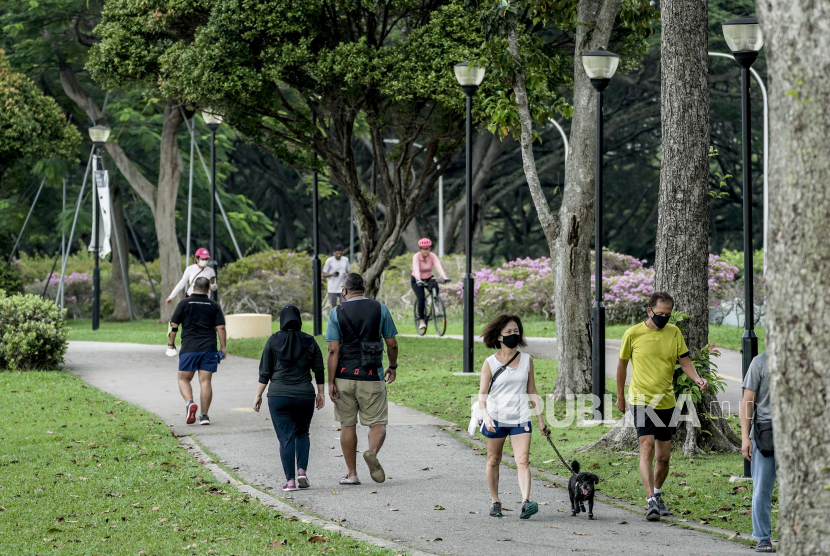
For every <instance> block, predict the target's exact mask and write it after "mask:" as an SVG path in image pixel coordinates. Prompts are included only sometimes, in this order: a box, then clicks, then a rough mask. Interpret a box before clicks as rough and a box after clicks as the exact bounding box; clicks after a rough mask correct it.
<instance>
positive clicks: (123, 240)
mask: <svg viewBox="0 0 830 556" xmlns="http://www.w3.org/2000/svg"><path fill="white" fill-rule="evenodd" d="M110 199H111V202H112V227H113V238H112V243H113V245H112V247H113V249H112V278H111V280H110V288H111V290H112V299H113V304H114V305H115V309H114V310H113V312H112V314H111V315H110V316H109V317H108V318H107V320H109V321H127V320H130V309H129V307H128V305H127V292H126V291H125V290H124V284H125V282H126V284H127V291H129V287H130V280H129V276H130V250H129V241H128V240H127V226H126V223H125V222H124V213H123V212H122V209H123V204H124V199H123V196H122V195H121V189H120V188H119V187H118V183H117V182H116V180H114V179H112V180H110ZM115 234H118V241H115ZM119 243H120V246H121V248H120V249H119V248H118V246H119ZM122 260H123V261H124V269H125V270H126V271H127V277H126V278H127V279H126V281H125V279H124V278H125V277H124V275H123V274H122V273H121V261H122Z"/></svg>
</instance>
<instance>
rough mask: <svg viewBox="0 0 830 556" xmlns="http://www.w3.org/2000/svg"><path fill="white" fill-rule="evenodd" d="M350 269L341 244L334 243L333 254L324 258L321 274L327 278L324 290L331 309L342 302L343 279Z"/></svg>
mask: <svg viewBox="0 0 830 556" xmlns="http://www.w3.org/2000/svg"><path fill="white" fill-rule="evenodd" d="M350 270H351V267H350V265H349V258H348V257H344V256H343V246H342V245H335V246H334V256H332V257H329V258H328V259H326V264H324V265H323V274H322V276H323V278H327V279H328V284H327V287H326V292H327V293H328V296H329V305H331V308H332V309H334V308H335V307H337V305H339V304H340V303H343V293H342V290H343V280H345V279H346V275H347V274H348V273H349V271H350Z"/></svg>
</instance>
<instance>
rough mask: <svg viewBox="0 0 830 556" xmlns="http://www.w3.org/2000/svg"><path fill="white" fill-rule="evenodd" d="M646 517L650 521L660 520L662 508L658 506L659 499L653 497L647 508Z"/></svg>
mask: <svg viewBox="0 0 830 556" xmlns="http://www.w3.org/2000/svg"><path fill="white" fill-rule="evenodd" d="M646 519H647V520H649V521H660V509H659V508H658V507H657V500H655V499H654V498H652V499H651V500H649V502H648V507H647V509H646Z"/></svg>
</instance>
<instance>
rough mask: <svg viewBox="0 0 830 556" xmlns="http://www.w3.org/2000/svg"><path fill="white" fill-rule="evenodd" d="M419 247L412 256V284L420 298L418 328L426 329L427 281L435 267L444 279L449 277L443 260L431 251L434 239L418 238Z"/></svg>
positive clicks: (417, 296) (413, 289)
mask: <svg viewBox="0 0 830 556" xmlns="http://www.w3.org/2000/svg"><path fill="white" fill-rule="evenodd" d="M418 247H419V248H420V249H419V250H418V252H417V253H415V255H414V256H413V257H412V277H411V279H410V285H411V286H412V291H413V292H415V297H416V298H418V318H419V319H420V321H421V322H420V324H419V325H418V328H419V329H420V330H426V329H427V323H426V320H424V313H425V312H426V294H425V293H424V290H425V289H426V282H427V281H429V280H431V279H432V269H433V268H434V269H435V270H437V271H438V275H439V276H441V279H442V280H444V281H445V282H446V281H447V280H448V278H447V273H446V272H444V268H443V267H442V266H441V261H440V260H438V256H437V255H436V254H435V253H433V252H432V251H431V248H432V240H431V239H429V238H428V237H424V238H421V239H420V240H418Z"/></svg>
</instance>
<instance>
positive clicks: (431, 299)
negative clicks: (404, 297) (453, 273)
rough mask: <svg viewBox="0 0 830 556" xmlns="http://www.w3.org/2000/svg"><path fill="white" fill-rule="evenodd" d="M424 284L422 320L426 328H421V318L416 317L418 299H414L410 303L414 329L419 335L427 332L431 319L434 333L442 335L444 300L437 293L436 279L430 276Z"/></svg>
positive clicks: (444, 330)
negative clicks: (413, 316) (413, 315)
mask: <svg viewBox="0 0 830 556" xmlns="http://www.w3.org/2000/svg"><path fill="white" fill-rule="evenodd" d="M447 282H449V280H444V283H445V284H446V283H447ZM424 285H425V286H426V291H425V292H424V294H425V296H426V300H425V304H424V322H425V323H426V325H427V328H424V329H423V330H421V327H420V324H421V319H420V318H418V300H417V299H416V300H415V302H414V303H413V304H412V309H413V312H414V314H415V330H417V331H418V335H419V336H423V335H425V334H426V333H427V329H428V328H429V321H432V323H433V326H435V333H436V334H438V335H439V336H443V335H444V333H445V332H446V331H447V310H446V308H445V307H444V301H443V300H442V299H441V297H440V296H439V295H438V280H436V279H435V278H430V279H429V280H426V281H425V282H424Z"/></svg>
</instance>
